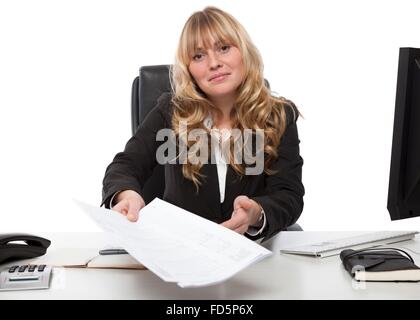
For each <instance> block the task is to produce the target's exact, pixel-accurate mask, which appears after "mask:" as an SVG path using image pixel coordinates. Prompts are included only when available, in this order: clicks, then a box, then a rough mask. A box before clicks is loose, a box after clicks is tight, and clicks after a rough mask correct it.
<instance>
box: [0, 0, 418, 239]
mask: <svg viewBox="0 0 420 320" xmlns="http://www.w3.org/2000/svg"><path fill="white" fill-rule="evenodd" d="M210 4H211V5H216V6H218V7H220V8H221V9H224V10H226V11H228V12H230V13H231V14H233V15H234V16H235V17H236V18H237V19H238V20H239V21H240V22H241V23H242V24H243V25H244V26H245V28H246V29H247V30H248V32H249V34H250V35H251V38H252V39H253V40H254V42H255V44H256V45H257V47H258V48H259V49H260V51H261V54H262V56H263V59H264V62H265V77H266V78H267V79H268V80H269V81H270V83H271V87H272V88H273V90H275V91H276V92H278V93H279V94H280V95H282V96H285V97H287V98H288V99H291V100H293V101H294V102H295V103H296V104H297V105H298V107H299V108H300V111H301V112H302V114H303V115H304V117H305V119H301V120H299V122H298V123H299V130H300V138H301V141H302V142H301V153H302V157H303V158H304V160H305V164H304V171H303V180H304V184H305V187H306V195H305V209H304V212H303V214H302V216H301V218H300V220H299V223H300V225H301V226H302V227H303V228H304V229H305V230H381V229H419V227H420V220H419V218H413V219H408V220H401V221H393V222H391V221H390V218H389V214H388V211H387V209H386V202H387V189H388V175H389V161H390V153H391V141H392V127H393V115H394V104H395V89H396V78H397V66H398V50H399V47H403V46H412V47H420V35H419V30H420V19H419V12H420V10H419V9H420V4H418V1H402V0H399V1H392V2H391V1H355V0H352V1H296V0H291V1H278V0H277V1H243V0H242V1H226V0H225V1H212V2H209V1H197V0H194V1H193V0H191V1H159V0H154V1H140V0H138V1H116V0H115V1H104V0H100V1H99V0H98V1H86V0H83V1H80V0H77V1H74V0H73V1H56V0H51V1H45V0H38V1H29V0H25V1H22V0H15V1H1V2H0V108H1V116H0V147H1V160H0V161H1V163H0V195H1V209H0V216H1V220H0V232H12V231H22V232H39V231H96V230H99V229H98V228H97V227H96V226H95V225H94V223H93V222H91V221H90V220H89V218H87V217H86V216H85V215H84V214H83V213H82V212H81V211H80V210H79V209H78V208H77V207H76V206H75V205H74V204H73V202H72V199H73V198H76V199H80V200H84V201H87V202H89V203H91V204H97V205H99V203H100V201H101V188H102V178H103V174H104V172H105V168H106V166H107V165H108V164H109V162H110V161H111V160H112V158H113V156H114V155H115V153H117V152H119V151H121V150H122V149H123V147H124V145H125V142H126V141H127V140H128V138H129V137H130V134H131V122H130V98H131V83H132V80H133V79H134V77H135V76H136V75H137V74H138V68H139V67H140V66H141V65H152V64H169V63H172V62H173V56H174V53H175V49H176V45H177V41H178V37H179V34H180V32H181V29H182V26H183V24H184V23H185V21H186V19H187V18H188V16H189V15H190V14H192V13H193V12H194V11H196V10H201V9H203V8H204V7H205V6H206V5H210Z"/></svg>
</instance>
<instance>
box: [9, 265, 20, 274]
mask: <svg viewBox="0 0 420 320" xmlns="http://www.w3.org/2000/svg"><path fill="white" fill-rule="evenodd" d="M18 267H19V266H11V267H10V268H9V273H13V272H15V271H16V269H17V268H18Z"/></svg>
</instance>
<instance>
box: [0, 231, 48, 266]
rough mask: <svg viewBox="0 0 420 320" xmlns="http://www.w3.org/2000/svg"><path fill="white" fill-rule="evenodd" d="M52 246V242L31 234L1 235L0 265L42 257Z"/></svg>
mask: <svg viewBox="0 0 420 320" xmlns="http://www.w3.org/2000/svg"><path fill="white" fill-rule="evenodd" d="M17 241H19V242H24V243H16V242H17ZM50 244H51V241H50V240H48V239H45V238H41V237H37V236H34V235H31V234H26V233H8V234H0V263H3V262H7V261H13V260H19V259H28V258H35V257H38V256H42V255H44V254H45V253H46V252H47V248H48V247H49V246H50Z"/></svg>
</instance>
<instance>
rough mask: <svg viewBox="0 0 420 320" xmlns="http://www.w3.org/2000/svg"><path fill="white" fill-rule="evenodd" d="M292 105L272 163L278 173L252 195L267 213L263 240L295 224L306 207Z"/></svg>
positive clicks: (269, 177)
mask: <svg viewBox="0 0 420 320" xmlns="http://www.w3.org/2000/svg"><path fill="white" fill-rule="evenodd" d="M290 105H291V108H288V107H286V116H287V122H286V123H287V128H286V130H285V132H284V135H283V137H282V139H281V142H280V145H279V148H278V157H277V159H276V160H275V161H274V162H273V163H272V165H271V169H273V170H275V171H276V173H275V174H273V175H266V178H265V189H264V192H263V194H262V195H260V196H256V197H252V199H253V200H255V201H256V202H258V203H259V204H260V205H261V206H262V208H263V210H264V212H265V214H266V219H267V226H266V228H265V230H264V231H263V232H262V234H261V235H260V236H259V237H264V239H263V241H266V240H268V239H269V238H271V237H272V236H274V235H275V234H277V233H278V232H279V231H281V230H284V229H286V228H287V227H288V226H290V225H292V224H294V223H295V222H296V221H297V220H298V218H299V216H300V214H301V212H302V210H303V195H304V193H305V190H304V187H303V184H302V165H303V159H302V157H301V156H300V153H299V143H300V141H299V138H298V131H297V126H296V121H297V115H298V113H297V108H296V107H295V105H294V104H293V103H290Z"/></svg>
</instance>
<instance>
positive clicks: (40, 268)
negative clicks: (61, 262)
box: [38, 264, 46, 272]
mask: <svg viewBox="0 0 420 320" xmlns="http://www.w3.org/2000/svg"><path fill="white" fill-rule="evenodd" d="M45 267H46V265H45V264H41V265H39V267H38V271H40V272H42V271H44V269H45Z"/></svg>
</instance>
